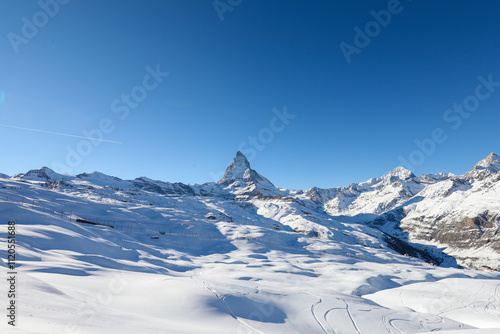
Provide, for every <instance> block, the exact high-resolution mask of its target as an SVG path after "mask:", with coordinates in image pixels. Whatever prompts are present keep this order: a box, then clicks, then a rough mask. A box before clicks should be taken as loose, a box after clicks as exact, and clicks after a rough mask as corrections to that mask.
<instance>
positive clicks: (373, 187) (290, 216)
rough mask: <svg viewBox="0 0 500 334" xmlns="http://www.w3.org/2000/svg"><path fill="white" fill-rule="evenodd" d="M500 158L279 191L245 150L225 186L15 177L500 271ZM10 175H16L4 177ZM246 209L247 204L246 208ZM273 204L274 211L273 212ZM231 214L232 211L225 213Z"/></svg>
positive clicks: (92, 176)
mask: <svg viewBox="0 0 500 334" xmlns="http://www.w3.org/2000/svg"><path fill="white" fill-rule="evenodd" d="M499 172H500V157H499V156H498V155H496V154H495V153H491V154H489V155H488V156H487V157H485V158H484V159H483V160H481V161H479V162H478V163H476V164H475V165H474V167H473V168H472V169H471V171H469V172H467V173H465V174H464V175H453V174H451V173H439V174H427V175H419V176H416V175H414V174H413V173H412V172H411V171H409V170H407V169H405V168H403V167H397V168H395V169H393V170H391V171H390V172H388V173H387V174H385V175H383V176H381V177H375V178H371V179H369V180H367V181H365V182H361V183H352V184H350V185H349V186H348V187H337V188H329V189H320V188H316V187H315V188H311V189H309V190H290V189H283V188H277V187H275V186H274V185H273V183H271V181H269V180H268V179H267V178H265V177H264V176H262V175H260V174H259V173H258V172H256V171H255V170H253V169H252V168H251V166H250V163H249V161H248V160H247V159H246V157H245V156H244V155H243V154H242V153H241V152H237V154H236V157H235V158H234V160H233V162H232V163H231V164H230V165H229V166H228V167H227V169H226V172H225V174H224V176H223V178H222V179H221V180H220V181H219V182H217V183H213V182H210V183H205V184H202V185H187V184H183V183H170V182H164V181H158V180H151V179H149V178H147V177H139V178H136V179H134V180H122V179H120V178H117V177H113V176H109V175H105V174H102V173H99V172H93V173H83V174H78V175H76V176H71V175H62V174H58V173H55V172H54V171H52V170H51V169H49V168H47V167H43V168H41V169H37V170H30V171H28V172H26V173H22V174H17V175H14V176H12V177H11V178H10V180H16V181H21V182H28V183H33V184H37V185H39V186H42V187H45V188H48V189H50V190H51V191H56V192H62V193H66V194H73V195H77V196H83V195H84V194H85V196H87V195H90V196H91V197H93V198H100V199H102V198H107V199H109V200H117V201H125V202H127V201H132V200H134V199H137V198H145V197H147V198H148V201H150V202H151V203H152V204H154V202H155V201H161V198H162V197H165V196H185V197H190V198H215V199H223V200H225V201H232V202H236V203H239V205H240V206H241V205H242V204H243V203H248V204H249V205H250V204H251V205H250V206H249V207H252V210H254V208H255V207H256V208H257V209H258V210H259V209H261V208H265V209H266V217H267V218H270V219H272V220H274V221H276V223H277V224H280V225H283V226H284V227H287V228H291V229H292V230H294V231H296V232H299V233H303V234H306V235H311V236H316V237H318V238H323V239H329V238H333V236H332V234H335V233H334V232H332V231H333V230H332V226H334V225H336V226H337V230H336V231H337V232H339V233H341V231H342V228H341V227H340V226H341V225H342V224H343V223H355V224H360V225H362V226H364V227H363V228H367V229H368V230H370V231H372V232H368V233H372V234H373V231H377V232H381V234H380V235H381V238H382V240H384V242H385V243H386V244H387V245H388V246H389V247H392V248H394V249H396V250H397V251H398V252H402V253H404V254H408V255H413V256H417V257H420V258H423V259H425V260H426V261H429V262H432V263H434V264H441V265H458V266H463V267H467V268H476V269H478V268H483V269H491V270H500V236H499V235H498V233H499V231H500V202H499V199H500V182H499V180H500V173H499ZM3 176H4V178H5V177H8V176H7V175H3ZM243 207H244V206H243ZM270 207H273V208H274V209H273V210H271V212H272V213H270V212H269V210H268V209H269V208H270ZM222 211H224V210H222Z"/></svg>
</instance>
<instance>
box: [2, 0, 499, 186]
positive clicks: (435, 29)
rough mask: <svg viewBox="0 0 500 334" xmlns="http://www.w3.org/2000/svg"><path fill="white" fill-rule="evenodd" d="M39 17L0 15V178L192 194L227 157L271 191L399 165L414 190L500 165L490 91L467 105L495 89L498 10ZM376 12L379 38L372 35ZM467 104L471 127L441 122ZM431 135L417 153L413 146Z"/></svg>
mask: <svg viewBox="0 0 500 334" xmlns="http://www.w3.org/2000/svg"><path fill="white" fill-rule="evenodd" d="M44 1H45V2H47V3H48V5H47V6H46V7H47V9H46V12H47V11H48V12H50V14H51V15H49V14H44V12H41V11H43V9H42V8H41V6H40V4H39V3H38V2H37V1H2V2H1V3H0V11H1V13H2V20H0V31H1V35H0V36H1V38H0V55H1V59H2V61H1V62H0V73H1V75H0V124H1V125H2V126H0V152H1V156H2V159H1V161H2V164H1V167H0V171H1V172H3V173H7V174H11V175H12V174H15V173H19V172H25V171H27V170H29V169H34V168H40V167H42V166H48V167H51V168H54V167H55V166H59V167H60V168H63V167H64V166H65V167H68V168H69V169H71V170H67V172H68V173H70V174H77V173H81V172H91V171H96V170H97V171H101V172H104V173H107V174H111V175H116V176H118V177H121V178H125V179H130V178H135V177H139V176H148V177H150V178H153V179H161V180H165V181H172V182H174V181H175V182H184V183H191V184H193V183H204V182H208V181H213V177H217V176H220V174H219V173H220V172H223V171H224V169H225V167H226V166H227V164H228V163H229V162H230V161H231V160H232V158H233V157H234V155H235V153H236V151H237V150H238V149H241V150H242V151H243V153H245V154H247V156H248V157H249V159H250V160H251V164H252V166H253V168H254V169H256V170H257V171H258V172H259V173H261V174H262V175H264V176H266V177H267V178H269V179H270V180H271V181H272V182H273V183H274V184H275V185H276V186H280V187H288V188H295V189H306V188H310V187H312V186H320V187H333V186H342V185H348V184H349V183H351V182H360V181H364V180H366V179H368V178H370V177H374V176H379V175H382V174H384V173H386V172H387V171H389V170H391V169H392V168H394V167H396V166H398V165H401V164H402V162H401V160H400V157H404V158H405V159H407V160H408V159H409V158H411V157H412V158H413V160H412V161H413V162H418V163H415V164H412V168H411V169H412V170H413V171H414V173H416V174H422V173H435V172H441V171H445V172H453V173H456V174H461V173H464V172H466V171H467V170H470V169H471V168H472V166H473V165H474V163H475V162H477V161H478V160H480V159H481V158H483V157H484V156H486V155H487V154H488V153H490V152H492V151H494V152H496V153H499V154H500V131H498V126H499V124H500V87H498V86H492V87H489V88H490V90H491V91H490V90H488V89H487V88H486V87H480V88H479V93H477V92H476V88H477V87H478V85H480V84H481V82H480V81H479V80H478V77H479V76H483V78H484V80H486V81H487V80H488V76H489V75H491V78H492V80H493V81H494V82H497V81H498V82H500V61H499V60H500V20H499V19H498V18H499V17H500V3H498V2H495V1H474V2H473V1H451V0H449V1H439V2H438V1H431V0H419V1H409V0H401V2H400V4H399V5H397V3H396V2H394V1H389V2H388V1H373V0H370V1H368V0H365V1H359V0H358V1H356V0H353V1H331V0H319V1H313V2H305V1H295V0H279V1H278V0H275V1H268V0H252V1H250V0H243V1H237V0H232V1H228V0H221V1H219V2H218V7H217V9H216V8H215V7H214V4H213V2H212V1H199V0H198V1H195V0H176V1H168V0H157V1H152V0H148V1H139V0H137V1H97V0H86V1H76V0H73V1H69V2H68V3H66V4H59V8H55V7H54V5H53V3H54V1H46V0H44ZM61 2H65V1H62V0H61ZM51 3H52V5H50V4H51ZM229 3H232V4H233V5H235V6H233V5H230V4H229ZM238 3H239V4H238ZM216 4H217V3H216ZM224 4H226V5H225V6H226V7H224ZM228 6H229V7H228ZM382 10H385V11H387V10H391V11H392V13H391V11H389V13H391V19H390V22H388V23H387V22H383V25H385V26H382V25H381V24H380V23H373V22H372V21H374V22H375V18H374V16H373V15H372V14H371V11H375V12H377V13H380V11H382ZM218 11H219V12H218ZM382 13H387V12H382ZM380 15H382V16H381V18H379V19H380V20H382V19H385V20H386V21H387V16H385V17H384V16H383V14H380ZM23 18H25V19H23ZM221 18H222V20H221ZM370 22H372V23H370ZM367 24H368V25H367ZM31 25H33V26H31ZM37 25H38V27H37ZM33 27H34V28H35V29H37V30H38V31H36V30H35V31H34V30H33V29H32V28H33ZM355 27H359V29H360V30H361V31H362V33H363V34H365V33H366V31H365V29H366V28H367V27H368V29H372V30H369V34H370V35H371V36H373V37H370V36H368V38H370V42H369V44H368V45H364V44H363V43H365V44H367V41H366V40H364V41H363V40H362V38H361V37H360V36H358V39H357V42H358V46H359V47H358V48H357V52H355V53H352V54H350V55H349V56H350V63H348V61H347V60H346V57H345V54H344V52H343V51H342V48H341V47H340V45H341V43H342V42H344V43H346V44H343V45H344V46H345V45H347V44H349V45H351V47H352V48H354V47H356V44H355V43H356V41H355V37H356V34H357V32H356V31H355V30H354V28H355ZM30 28H31V29H30ZM360 43H361V44H360ZM352 48H351V49H349V50H353V49H352ZM16 51H17V52H16ZM158 66H159V67H158ZM148 67H149V70H148V69H147V68H148ZM157 67H158V68H157ZM158 69H159V71H160V72H162V73H160V75H159V76H158V74H156V77H157V80H155V79H154V77H152V76H147V75H148V73H149V72H155V71H157V70H158ZM166 72H168V73H169V74H168V75H166V74H165V73H166ZM160 81H161V82H160ZM499 85H500V84H499ZM146 86H147V87H148V89H146V88H145V87H146ZM131 93H134V94H135V97H133V96H134V95H132V97H130V96H131V95H130V94H131ZM488 93H489V94H488ZM144 94H147V96H146V95H144ZM476 94H479V96H480V97H481V100H480V99H478V98H477V97H475V96H476ZM127 95H128V96H129V97H128V100H127ZM485 95H488V96H487V97H485ZM134 99H136V100H134ZM464 100H466V101H467V103H469V107H468V108H469V109H471V110H472V111H471V112H470V113H469V116H468V118H464V117H463V116H461V115H460V114H459V113H458V112H451V113H446V110H447V109H448V108H452V106H453V104H462V103H464ZM476 102H478V103H479V105H477V104H475V103H476ZM132 107H133V108H132ZM284 107H286V112H287V113H288V114H291V115H296V117H295V118H293V119H291V118H290V119H287V120H286V123H288V124H286V125H284V123H283V121H281V120H280V119H277V118H275V117H276V114H275V112H276V110H278V111H279V113H283V109H284ZM127 109H128V111H129V113H128V114H126V112H127ZM273 109H276V110H275V112H273ZM444 116H445V118H447V121H445V120H444V118H443V117H444ZM290 117H291V116H290ZM459 122H461V123H459ZM100 123H102V124H101V127H102V128H103V129H105V130H106V131H107V133H103V136H102V139H104V140H107V141H102V142H96V141H94V142H93V143H91V142H89V141H87V140H85V139H82V138H77V137H69V136H62V135H58V134H52V133H42V132H37V131H31V130H25V129H20V128H12V127H6V126H14V127H22V128H28V129H35V130H42V131H48V132H54V133H62V134H69V135H75V136H85V135H84V134H83V133H82V131H83V130H87V131H91V130H92V129H99V126H100ZM436 128H441V129H442V133H440V134H439V136H437V138H438V139H439V140H438V141H439V142H436V140H434V139H432V141H433V143H434V145H435V147H434V148H433V147H432V145H431V144H429V142H428V141H427V144H429V145H430V146H427V148H426V149H427V152H424V153H422V149H419V147H418V146H417V144H415V140H421V141H422V140H425V139H429V138H432V132H433V131H434V130H435V129H436ZM99 131H101V130H99ZM93 133H94V134H95V133H96V131H94V132H93ZM259 135H260V137H259ZM250 136H252V137H256V139H255V141H254V142H253V144H252V143H250V141H249V140H248V138H249V137H250ZM443 136H446V140H445V141H444V142H443V140H442V137H443ZM429 140H431V139H429ZM97 143H99V145H97V146H96V145H95V144H97ZM89 145H92V146H89ZM89 147H90V148H89ZM68 149H69V150H74V151H75V152H76V154H78V155H79V157H76V158H75V157H74V156H73V157H72V160H71V159H70V160H68ZM417 149H419V150H420V152H421V153H415V150H417ZM78 150H79V152H80V153H81V154H79V153H78ZM255 152H256V154H254V153H255ZM412 154H413V156H412ZM422 156H423V159H422ZM419 159H420V160H419ZM68 161H69V163H68ZM61 166H62V167H61Z"/></svg>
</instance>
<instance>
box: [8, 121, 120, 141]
mask: <svg viewBox="0 0 500 334" xmlns="http://www.w3.org/2000/svg"><path fill="white" fill-rule="evenodd" d="M0 126H3V127H5V128H12V129H20V130H26V131H35V132H42V133H48V134H51V135H58V136H66V137H75V138H84V139H89V140H98V141H105V142H108V143H113V144H121V143H120V142H118V141H112V140H105V139H97V138H91V137H84V136H77V135H69V134H67V133H58V132H51V131H45V130H37V129H30V128H22V127H20V126H13V125H5V124H0Z"/></svg>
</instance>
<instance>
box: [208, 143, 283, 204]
mask: <svg viewBox="0 0 500 334" xmlns="http://www.w3.org/2000/svg"><path fill="white" fill-rule="evenodd" d="M217 184H219V185H221V186H223V187H225V188H234V189H235V190H237V189H240V190H237V192H238V193H239V192H242V193H251V194H257V195H276V194H278V193H279V190H278V189H277V188H276V187H275V186H274V185H273V184H272V183H271V181H269V180H268V179H266V178H265V177H263V176H262V175H260V174H259V173H257V172H256V171H255V170H253V169H252V168H251V167H250V162H248V160H247V158H246V157H245V155H244V154H243V153H241V152H240V151H238V152H237V153H236V157H235V158H234V160H233V161H232V162H231V164H230V165H229V166H228V167H227V169H226V172H225V173H224V177H223V178H222V179H221V180H220V181H219V182H217Z"/></svg>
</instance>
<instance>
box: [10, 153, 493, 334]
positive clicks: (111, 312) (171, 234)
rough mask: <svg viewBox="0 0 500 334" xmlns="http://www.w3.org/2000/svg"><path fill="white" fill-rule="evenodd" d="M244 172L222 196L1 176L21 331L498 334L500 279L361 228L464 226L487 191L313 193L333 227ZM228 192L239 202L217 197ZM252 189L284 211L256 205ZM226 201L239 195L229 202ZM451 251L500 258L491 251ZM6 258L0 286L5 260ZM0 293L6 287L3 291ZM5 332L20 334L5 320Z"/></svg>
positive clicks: (417, 186) (314, 209)
mask: <svg viewBox="0 0 500 334" xmlns="http://www.w3.org/2000/svg"><path fill="white" fill-rule="evenodd" d="M238 159H239V163H235V166H234V167H235V168H232V169H231V170H230V173H227V175H226V176H229V177H228V178H226V180H228V179H229V181H228V182H232V183H229V184H220V185H217V184H214V183H209V184H205V185H201V186H187V185H182V184H171V183H167V182H161V181H153V180H151V179H147V178H140V179H136V180H133V181H127V180H120V179H117V178H114V177H112V176H108V175H104V174H101V173H90V174H85V175H80V176H79V177H78V176H67V175H64V176H58V175H52V174H51V176H50V178H52V177H54V179H49V180H47V179H45V178H44V177H43V175H42V174H41V173H39V172H37V173H31V174H30V175H31V176H33V180H29V179H28V178H23V177H22V175H21V176H18V177H13V178H0V191H1V193H0V217H3V220H4V222H0V223H1V224H0V248H1V249H6V237H7V234H6V232H7V229H6V224H5V223H6V222H7V221H8V220H10V219H12V220H15V221H16V223H17V225H16V229H17V231H16V232H17V235H18V236H17V238H18V239H17V240H18V244H17V251H18V255H19V258H18V261H17V266H18V267H17V270H18V272H19V281H18V290H19V297H18V305H19V313H18V327H17V329H18V331H19V332H23V333H335V334H341V333H356V334H359V333H361V334H378V333H405V334H406V333H408V334H410V333H428V332H436V331H438V332H439V333H441V332H442V333H446V331H450V330H457V331H458V333H460V334H469V333H473V334H484V333H486V334H491V333H498V329H496V330H495V329H491V328H500V280H499V279H500V273H496V272H488V271H478V270H470V269H460V268H456V267H448V268H445V267H439V266H432V265H430V264H428V263H425V262H423V261H422V260H420V259H417V258H412V257H408V256H403V255H400V254H398V253H396V252H394V251H393V250H391V249H389V248H388V247H387V244H386V242H385V241H384V237H383V234H382V232H381V231H379V230H376V229H374V228H372V227H369V226H367V225H366V224H365V223H364V222H365V219H366V220H369V219H371V218H370V217H372V216H376V212H389V211H390V210H391V208H395V207H398V206H402V205H403V206H405V208H406V209H407V210H409V211H408V215H407V216H406V218H405V219H408V220H411V219H414V218H416V217H418V216H419V215H420V214H423V213H425V212H429V213H430V214H438V213H440V211H441V210H444V209H445V208H448V207H449V212H450V215H451V214H459V216H461V215H467V214H469V213H477V212H478V211H480V210H483V209H484V208H488V209H489V210H491V211H494V210H500V207H499V204H498V203H497V201H498V191H499V186H498V185H497V183H495V182H493V183H491V184H490V183H489V182H491V180H489V179H485V180H483V181H474V182H471V185H472V187H469V186H467V185H464V184H460V185H459V186H458V187H454V186H453V182H452V181H450V178H453V177H454V176H450V175H441V176H435V177H430V176H429V177H427V178H423V177H414V176H410V175H409V174H408V173H407V172H406V171H405V170H402V169H396V170H395V173H393V175H391V177H397V180H394V179H393V180H392V181H390V182H389V183H386V181H387V178H384V177H381V178H374V179H371V181H369V182H367V183H364V184H353V185H351V187H350V189H349V190H348V189H347V188H343V189H342V190H331V191H323V190H321V189H315V190H314V192H317V193H318V194H319V196H318V197H319V198H323V199H325V198H328V197H329V196H338V195H339V194H341V195H342V196H344V197H340V196H339V198H340V199H339V203H340V202H341V200H342V201H344V202H342V203H343V204H342V208H343V210H344V211H343V212H344V213H347V214H348V215H347V216H331V215H329V214H328V213H326V212H325V211H324V208H327V207H328V206H327V205H325V206H323V205H322V204H321V203H320V204H318V203H317V202H314V201H312V200H311V199H310V198H309V197H308V196H307V195H306V192H303V191H289V190H284V189H280V190H278V189H277V188H275V187H274V186H272V188H270V185H269V184H267V183H266V182H265V180H267V179H264V178H263V177H262V176H260V177H261V178H262V179H261V178H259V177H256V176H255V175H256V174H254V173H256V172H255V171H253V170H251V168H250V167H249V164H248V167H247V166H246V163H245V161H244V160H243V159H242V158H241V157H239V158H238V156H237V159H236V160H238ZM245 160H246V159H245ZM242 166H244V167H245V168H240V167H242ZM252 171H253V172H254V173H252ZM44 172H45V174H46V175H47V176H48V174H50V173H47V171H44ZM257 175H259V174H257ZM31 176H30V177H31ZM36 176H38V177H36ZM406 176H408V177H406ZM391 177H389V179H390V178H391ZM245 179H246V180H247V181H248V182H249V183H250V185H249V184H248V183H246V182H247V181H245ZM424 179H425V180H427V181H425V182H424V181H423V180H424ZM55 180H59V181H61V180H64V182H65V184H59V185H57V186H54V183H53V181H55ZM235 180H236V181H242V182H245V184H243V185H242V187H243V188H241V187H240V186H239V185H238V186H236V185H235V186H234V187H229V188H228V189H224V188H227V187H228V186H229V185H231V184H234V182H236V181H235ZM384 180H385V181H384ZM417 181H418V182H417ZM223 183H224V182H223ZM269 183H270V182H269ZM441 183H442V184H441ZM439 184H441V185H439ZM271 185H272V184H271ZM251 187H255V188H253V189H258V190H259V191H261V190H269V191H270V192H268V193H267V194H269V193H275V194H286V196H292V198H291V199H289V198H283V197H281V198H279V197H276V198H275V197H271V198H269V197H265V196H261V195H258V196H252V195H251V194H250V193H249V192H247V191H248V190H249V189H250V188H251ZM236 188H239V189H236ZM242 189H245V190H244V191H242ZM450 189H452V190H453V191H452V192H451V193H450V195H448V196H444V195H443V194H444V193H446V192H447V191H448V190H450ZM190 190H191V191H192V192H190ZM347 190H348V191H349V192H346V191H347ZM202 193H204V195H203V194H202ZM235 193H236V194H246V195H247V196H248V197H247V198H235V197H231V196H228V195H230V194H233V195H234V194H235ZM308 193H309V192H308ZM311 193H312V192H311ZM348 194H351V195H353V196H352V197H349V196H348ZM424 194H425V196H428V199H425V198H424V199H417V200H415V198H414V197H413V196H415V195H418V196H423V195H424ZM262 195H266V194H264V193H262ZM351 199H352V200H351ZM377 199H378V200H377ZM329 201H330V202H328V203H330V204H331V203H333V202H331V201H332V199H329ZM328 203H327V204H328ZM363 203H364V205H363ZM457 203H458V204H457ZM339 205H340V204H339ZM388 210H389V211H388ZM457 210H458V211H457ZM76 218H81V219H86V220H90V221H94V222H99V223H102V224H103V225H110V226H113V227H114V228H110V227H107V226H98V225H89V224H82V223H78V222H76V221H75V219H76ZM152 237H155V239H153V238H152ZM455 252H456V253H457V254H461V253H460V252H465V253H466V254H465V255H468V256H477V255H478V254H481V255H483V256H488V257H490V258H491V259H494V261H498V260H499V256H498V253H497V252H494V251H493V250H492V249H491V248H488V247H486V246H485V247H484V248H482V249H479V250H468V251H467V250H464V249H457V250H455ZM1 258H2V260H3V261H0V263H1V264H2V265H1V266H0V268H1V269H0V271H1V273H0V275H2V277H6V275H7V267H6V265H5V262H6V261H7V259H6V252H2V253H1ZM492 261H493V260H492ZM6 284H7V282H6V280H5V279H2V280H0V291H6ZM1 303H4V302H3V299H2V302H1ZM489 328H490V329H491V330H490V331H489V332H488V330H487V329H489ZM483 329H484V330H486V331H483ZM0 332H2V333H4V332H7V333H9V332H14V331H12V328H11V327H9V326H8V325H7V323H6V321H5V320H4V321H1V322H0Z"/></svg>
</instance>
